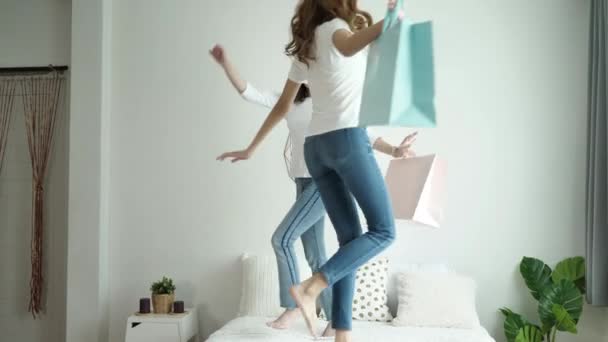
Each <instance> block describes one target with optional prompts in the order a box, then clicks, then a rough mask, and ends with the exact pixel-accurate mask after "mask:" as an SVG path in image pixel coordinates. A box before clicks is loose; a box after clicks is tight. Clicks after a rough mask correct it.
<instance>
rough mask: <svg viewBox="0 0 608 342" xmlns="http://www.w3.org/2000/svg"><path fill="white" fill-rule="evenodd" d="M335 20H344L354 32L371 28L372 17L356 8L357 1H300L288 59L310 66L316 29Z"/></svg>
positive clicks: (294, 19) (294, 21)
mask: <svg viewBox="0 0 608 342" xmlns="http://www.w3.org/2000/svg"><path fill="white" fill-rule="evenodd" d="M335 18H340V19H343V20H344V21H346V22H347V23H348V25H349V26H350V29H351V30H352V31H353V32H356V31H359V30H361V29H364V28H366V27H368V26H370V25H372V24H373V19H372V16H371V15H370V14H369V13H368V12H365V11H362V10H360V9H359V8H358V7H357V0H302V2H301V3H300V5H298V8H297V9H296V13H295V15H294V16H293V18H292V19H291V37H292V39H291V41H290V42H289V44H287V46H286V47H285V53H286V54H287V55H288V56H292V57H295V58H296V59H297V60H298V61H300V62H302V63H304V64H306V65H309V62H310V61H313V60H314V59H315V57H314V51H313V46H314V40H315V31H316V29H317V27H318V26H319V25H321V24H323V23H325V22H328V21H330V20H333V19H335Z"/></svg>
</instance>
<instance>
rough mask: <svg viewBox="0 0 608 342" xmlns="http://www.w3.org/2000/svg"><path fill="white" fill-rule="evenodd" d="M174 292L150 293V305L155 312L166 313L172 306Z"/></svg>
mask: <svg viewBox="0 0 608 342" xmlns="http://www.w3.org/2000/svg"><path fill="white" fill-rule="evenodd" d="M174 300H175V294H152V307H153V308H154V313H155V314H168V313H170V312H171V308H172V307H173V301H174Z"/></svg>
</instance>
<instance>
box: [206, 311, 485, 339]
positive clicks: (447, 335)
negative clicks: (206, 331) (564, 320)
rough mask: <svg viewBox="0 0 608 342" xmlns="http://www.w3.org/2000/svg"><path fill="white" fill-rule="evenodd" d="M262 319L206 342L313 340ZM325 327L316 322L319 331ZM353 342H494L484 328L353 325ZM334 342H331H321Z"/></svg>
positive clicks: (231, 325) (233, 324)
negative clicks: (278, 328) (279, 328)
mask: <svg viewBox="0 0 608 342" xmlns="http://www.w3.org/2000/svg"><path fill="white" fill-rule="evenodd" d="M268 320H270V319H269V318H265V317H240V318H237V319H234V320H232V321H230V322H228V324H226V325H225V326H224V327H223V328H222V329H220V330H219V331H217V332H216V333H214V334H213V335H211V336H210V337H209V339H208V340H207V342H241V341H268V342H279V341H280V342H305V341H311V340H313V338H312V337H311V336H310V335H308V333H307V332H306V328H305V326H304V324H303V323H302V322H298V323H297V324H296V325H295V326H294V327H292V328H291V329H290V330H275V329H271V328H268V327H267V326H266V324H265V323H266V322H267V321H268ZM322 324H325V323H324V322H322V321H319V327H318V328H319V330H322V329H323V328H324V326H323V327H322V326H321V325H322ZM353 339H354V340H355V341H357V342H495V341H494V339H493V338H492V337H490V335H489V334H488V333H487V331H486V330H485V329H483V328H479V329H475V330H467V329H442V328H409V327H394V326H392V325H390V324H387V323H372V322H357V321H355V322H354V323H353ZM320 340H325V341H327V340H329V341H331V340H333V339H320Z"/></svg>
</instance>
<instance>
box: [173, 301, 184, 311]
mask: <svg viewBox="0 0 608 342" xmlns="http://www.w3.org/2000/svg"><path fill="white" fill-rule="evenodd" d="M173 313H176V314H180V313H184V301H182V300H177V301H175V302H174V303H173Z"/></svg>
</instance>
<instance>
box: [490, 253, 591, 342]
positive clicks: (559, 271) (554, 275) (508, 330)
mask: <svg viewBox="0 0 608 342" xmlns="http://www.w3.org/2000/svg"><path fill="white" fill-rule="evenodd" d="M519 271H520V273H521V275H522V277H523V278H524V281H525V282H526V285H527V286H528V289H530V293H531V294H532V297H534V299H536V300H537V301H538V315H539V317H540V322H541V325H536V324H534V323H531V322H530V321H528V320H527V319H526V318H524V317H523V316H522V315H520V314H517V313H515V312H513V311H512V310H510V309H508V308H502V309H500V312H502V314H503V315H504V316H505V323H504V330H505V335H506V337H507V341H508V342H541V341H546V342H556V338H557V332H558V331H564V332H569V333H572V334H576V333H577V328H576V325H577V323H578V321H579V319H580V317H581V313H582V312H583V294H584V293H585V259H584V258H582V257H574V258H568V259H565V260H563V261H561V262H560V263H558V264H557V265H556V266H555V269H554V270H551V268H550V267H549V266H547V265H546V264H545V263H544V262H542V261H541V260H538V259H535V258H529V257H524V258H523V259H522V261H521V263H520V265H519Z"/></svg>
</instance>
